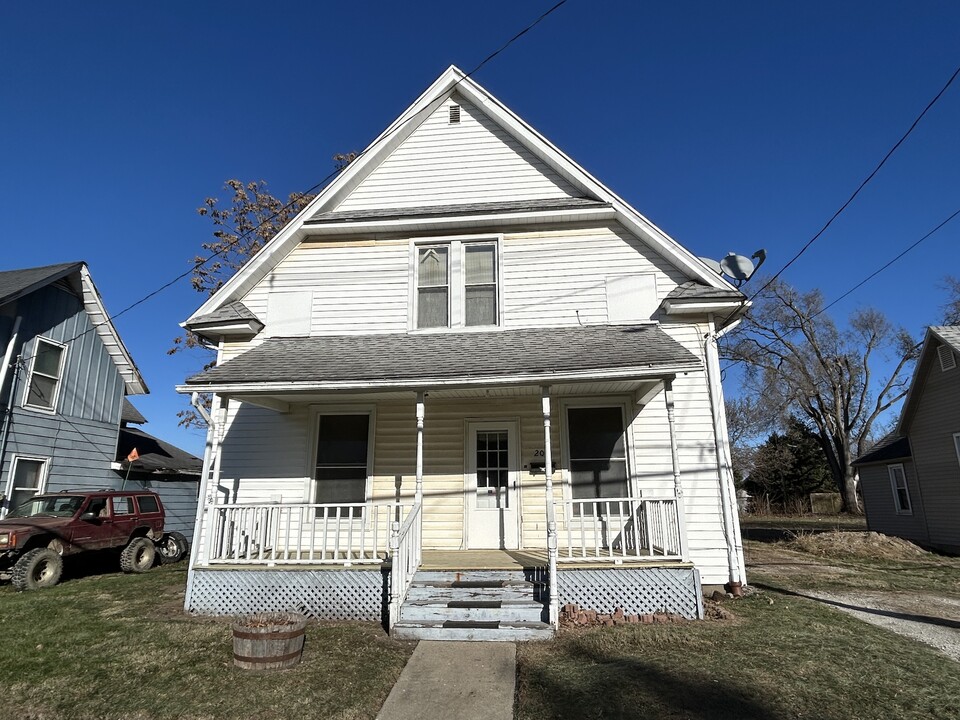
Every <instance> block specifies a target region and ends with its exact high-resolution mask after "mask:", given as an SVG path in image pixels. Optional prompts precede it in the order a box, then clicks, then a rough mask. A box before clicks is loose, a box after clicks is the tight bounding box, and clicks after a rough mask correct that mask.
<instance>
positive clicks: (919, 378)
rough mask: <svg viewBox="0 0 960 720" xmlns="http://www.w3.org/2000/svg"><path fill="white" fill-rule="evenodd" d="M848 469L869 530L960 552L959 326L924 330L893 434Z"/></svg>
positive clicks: (947, 550)
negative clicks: (856, 478)
mask: <svg viewBox="0 0 960 720" xmlns="http://www.w3.org/2000/svg"><path fill="white" fill-rule="evenodd" d="M855 465H857V467H858V470H859V472H860V488H861V492H862V493H863V500H864V507H865V510H866V514H867V526H868V527H869V529H870V530H873V531H876V532H881V533H884V534H887V535H895V536H898V537H903V538H906V539H908V540H912V541H914V542H917V543H919V544H921V545H925V546H928V547H931V548H935V549H938V550H942V551H945V552H950V553H960V327H958V326H944V327H931V328H928V329H927V333H926V337H925V338H924V342H923V347H922V349H921V351H920V359H919V360H918V362H917V367H916V369H915V370H914V376H913V380H912V382H911V386H910V391H909V393H908V394H907V398H906V400H905V402H904V405H903V409H902V411H901V415H900V420H899V422H898V424H897V427H896V429H895V430H894V431H893V432H892V433H891V434H890V435H888V436H887V437H886V438H884V439H883V440H882V441H881V442H880V443H878V444H877V446H875V447H874V448H873V449H871V450H870V452H868V453H866V454H865V455H863V456H861V457H860V458H858V459H857V460H856V462H855Z"/></svg>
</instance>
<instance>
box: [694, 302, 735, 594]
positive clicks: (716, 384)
mask: <svg viewBox="0 0 960 720" xmlns="http://www.w3.org/2000/svg"><path fill="white" fill-rule="evenodd" d="M707 318H708V322H709V324H710V331H709V332H707V333H706V335H705V336H704V343H703V347H704V355H705V358H706V363H705V364H706V368H707V391H708V394H709V395H710V410H711V413H712V414H713V440H714V445H715V451H716V456H717V478H718V481H719V485H720V508H721V511H722V514H723V535H724V539H725V541H726V545H727V565H728V567H729V577H730V583H729V589H730V592H731V593H733V594H734V595H735V596H739V595H742V594H743V582H744V580H745V577H744V559H743V539H742V538H741V535H740V520H739V515H734V512H733V507H734V506H733V503H735V502H736V492H735V490H734V484H733V463H732V460H731V457H730V444H729V439H728V435H727V417H726V412H725V411H724V407H723V389H722V387H721V385H720V355H719V352H718V351H717V341H718V340H719V339H720V338H721V337H723V336H724V335H725V334H726V333H728V332H730V331H731V330H733V328H735V327H736V326H737V325H739V324H740V320H736V321H734V322H733V323H731V324H730V325H728V326H727V327H726V328H724V329H723V330H721V331H717V330H716V320H715V319H714V316H713V314H712V313H711V314H709V315H708V316H707Z"/></svg>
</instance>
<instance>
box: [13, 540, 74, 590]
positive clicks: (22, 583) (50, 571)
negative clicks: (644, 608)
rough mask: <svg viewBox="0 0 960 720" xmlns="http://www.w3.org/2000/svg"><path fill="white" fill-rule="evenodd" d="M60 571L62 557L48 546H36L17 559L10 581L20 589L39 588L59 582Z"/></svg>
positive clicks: (61, 568)
mask: <svg viewBox="0 0 960 720" xmlns="http://www.w3.org/2000/svg"><path fill="white" fill-rule="evenodd" d="M62 572H63V558H62V557H60V556H59V555H58V554H57V553H56V552H54V551H53V550H51V549H50V548H36V549H34V550H30V551H29V552H26V553H24V554H23V557H21V558H20V559H19V560H17V563H16V565H14V566H13V573H12V576H11V578H10V582H12V583H13V586H14V587H15V588H16V589H17V590H20V591H23V590H40V589H41V588H48V587H53V586H54V585H56V584H57V583H58V582H60V574H61V573H62Z"/></svg>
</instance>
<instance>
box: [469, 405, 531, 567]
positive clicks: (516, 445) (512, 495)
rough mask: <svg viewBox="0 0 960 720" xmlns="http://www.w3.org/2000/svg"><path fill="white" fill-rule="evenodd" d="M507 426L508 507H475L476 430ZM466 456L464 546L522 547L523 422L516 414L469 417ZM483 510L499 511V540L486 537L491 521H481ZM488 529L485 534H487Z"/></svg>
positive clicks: (477, 547)
mask: <svg viewBox="0 0 960 720" xmlns="http://www.w3.org/2000/svg"><path fill="white" fill-rule="evenodd" d="M478 430H506V432H507V452H508V467H509V472H508V480H507V494H508V499H509V500H508V507H509V511H507V512H503V511H502V510H501V509H497V508H491V509H483V508H477V507H476V498H477V472H476V465H477V431H478ZM466 435H467V436H466V439H465V443H464V448H465V449H466V452H465V453H464V459H463V464H464V468H463V471H464V472H463V493H464V498H463V502H464V513H463V515H464V517H463V546H464V548H465V549H503V550H517V549H519V548H520V547H522V539H521V538H522V534H521V515H522V513H521V508H520V422H519V420H517V419H516V418H513V419H507V420H486V419H484V420H468V421H467V422H466ZM483 514H490V515H494V514H496V515H497V516H498V518H497V520H496V522H497V523H498V525H500V523H502V522H503V523H506V524H504V525H501V528H500V532H499V544H495V543H493V542H490V541H489V540H486V541H485V540H484V537H489V533H490V528H489V524H487V527H486V528H484V527H483V526H482V525H481V524H480V523H479V522H478V521H479V520H480V519H481V518H482V516H483ZM484 533H486V535H485V534H484Z"/></svg>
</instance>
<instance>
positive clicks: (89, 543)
mask: <svg viewBox="0 0 960 720" xmlns="http://www.w3.org/2000/svg"><path fill="white" fill-rule="evenodd" d="M109 502H110V501H109V498H108V497H106V496H105V495H93V496H91V497H89V498H87V500H86V502H85V503H84V504H83V507H81V508H80V512H79V513H78V514H77V515H76V516H75V518H74V520H73V522H72V523H71V526H72V527H71V532H70V542H71V543H72V544H73V545H75V546H77V547H79V548H81V549H83V550H99V549H100V548H105V547H110V545H109V543H110V537H111V534H112V533H113V523H112V521H111V520H110V508H109ZM91 515H92V516H93V517H90V516H91ZM84 516H86V518H84Z"/></svg>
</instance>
